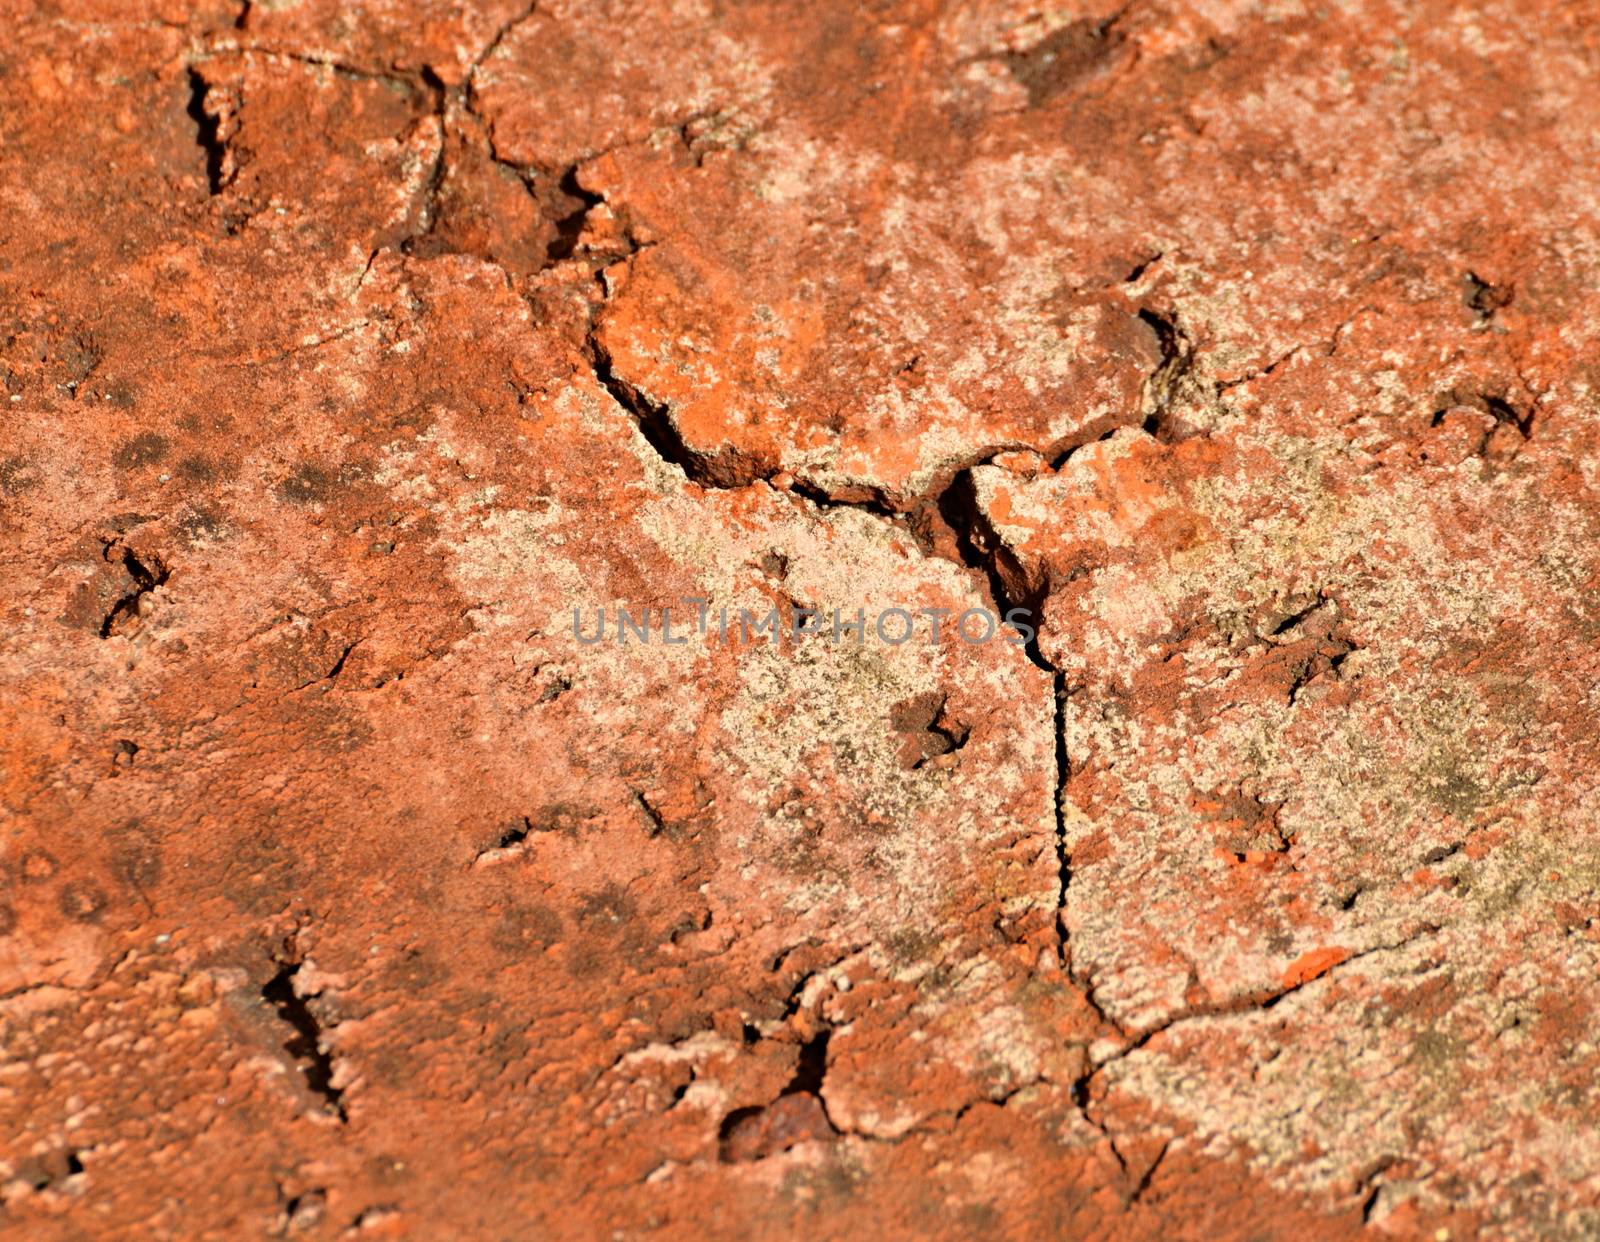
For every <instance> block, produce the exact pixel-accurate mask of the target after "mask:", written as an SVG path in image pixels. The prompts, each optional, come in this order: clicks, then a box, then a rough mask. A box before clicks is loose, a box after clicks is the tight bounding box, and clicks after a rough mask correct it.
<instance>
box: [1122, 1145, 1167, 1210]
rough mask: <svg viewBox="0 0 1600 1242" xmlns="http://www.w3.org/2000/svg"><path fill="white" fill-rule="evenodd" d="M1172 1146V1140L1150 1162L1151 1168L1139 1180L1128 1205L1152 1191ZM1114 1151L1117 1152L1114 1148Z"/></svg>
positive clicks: (1130, 1194)
mask: <svg viewBox="0 0 1600 1242" xmlns="http://www.w3.org/2000/svg"><path fill="white" fill-rule="evenodd" d="M1171 1146H1172V1140H1170V1139H1168V1140H1167V1141H1166V1142H1165V1143H1163V1144H1161V1150H1159V1151H1158V1152H1156V1156H1155V1159H1154V1160H1152V1161H1151V1162H1150V1166H1149V1167H1148V1168H1147V1169H1145V1171H1144V1174H1143V1176H1141V1177H1140V1178H1139V1180H1138V1182H1137V1183H1135V1185H1134V1187H1133V1190H1132V1191H1131V1192H1130V1193H1129V1195H1128V1203H1129V1205H1130V1206H1131V1205H1132V1204H1135V1203H1137V1202H1139V1200H1140V1199H1142V1198H1144V1196H1145V1193H1146V1192H1147V1191H1148V1190H1149V1189H1150V1183H1151V1182H1152V1181H1154V1180H1155V1176H1156V1170H1157V1169H1159V1168H1160V1167H1161V1162H1162V1161H1163V1160H1165V1159H1166V1156H1167V1149H1168V1148H1169V1147H1171ZM1113 1150H1115V1148H1114V1147H1113Z"/></svg>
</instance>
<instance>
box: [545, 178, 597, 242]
mask: <svg viewBox="0 0 1600 1242" xmlns="http://www.w3.org/2000/svg"><path fill="white" fill-rule="evenodd" d="M557 188H558V189H559V190H560V191H561V192H562V193H563V194H565V195H566V196H567V197H568V198H570V199H573V200H575V201H576V202H577V204H578V205H577V206H576V207H574V208H573V209H572V210H571V211H570V212H568V213H567V214H566V215H564V216H562V217H560V218H559V219H557V220H556V221H555V228H556V235H555V237H553V238H552V239H551V241H550V245H549V246H548V247H547V248H546V251H545V261H546V262H547V263H559V262H561V261H562V260H563V259H570V258H572V256H573V255H574V254H576V253H577V250H578V239H579V238H581V237H582V236H583V230H584V229H585V228H586V227H587V226H588V223H589V213H590V212H591V211H593V210H594V209H595V208H596V207H598V206H599V205H600V204H601V203H603V202H604V201H605V199H604V198H603V197H602V196H601V195H599V194H596V193H594V192H593V191H591V190H586V189H584V188H583V186H582V185H580V184H579V183H578V168H577V165H576V164H574V165H573V166H572V167H571V168H569V169H567V170H566V172H564V173H562V174H561V179H560V180H559V181H558V182H557Z"/></svg>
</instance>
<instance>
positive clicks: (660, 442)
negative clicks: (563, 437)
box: [589, 334, 775, 488]
mask: <svg viewBox="0 0 1600 1242" xmlns="http://www.w3.org/2000/svg"><path fill="white" fill-rule="evenodd" d="M589 346H590V365H591V366H593V368H594V375H595V379H597V380H598V381H599V382H600V386H601V387H602V388H604V389H605V390H606V392H608V393H610V394H611V398H612V399H613V400H614V401H615V402H616V403H617V404H618V405H620V406H621V407H622V408H623V409H624V410H626V411H627V412H628V413H629V414H631V415H632V416H633V420H634V422H635V423H637V424H638V427H639V432H640V434H641V435H643V436H644V438H645V441H646V442H647V443H648V444H649V445H650V447H651V448H653V449H654V450H655V451H656V454H657V455H658V456H659V457H660V458H661V460H662V461H664V462H666V463H667V464H668V465H673V466H676V467H678V469H679V470H682V471H683V473H684V474H685V475H686V476H687V477H688V479H689V481H690V482H692V483H698V484H700V486H702V487H712V488H738V487H748V486H749V485H750V484H752V483H754V482H755V481H756V480H758V479H764V478H769V477H770V476H771V475H772V474H773V473H775V471H774V470H772V469H769V468H765V467H762V466H760V465H758V464H757V463H756V462H754V461H753V460H752V459H751V458H750V456H749V455H748V454H746V453H742V452H740V451H739V450H737V449H729V450H727V451H726V452H723V453H718V454H706V453H698V452H696V451H695V450H694V449H692V448H690V447H689V445H688V444H687V443H685V441H684V439H683V436H682V435H681V434H680V433H679V431H678V428H677V425H676V424H675V423H674V422H673V421H672V415H671V413H670V412H669V411H668V409H667V407H666V406H665V405H661V404H658V403H657V402H654V401H652V400H650V398H648V397H647V396H645V395H644V393H642V392H640V391H639V390H638V389H637V388H635V387H634V386H633V385H632V384H630V383H628V381H627V380H625V379H622V378H621V377H620V376H618V375H617V373H616V371H615V370H614V369H613V367H612V364H611V356H610V354H608V353H607V352H606V350H605V347H604V346H603V345H601V344H600V342H599V341H598V340H596V339H595V338H594V336H593V335H592V334H591V336H590V338H589Z"/></svg>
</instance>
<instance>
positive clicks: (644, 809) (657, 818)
mask: <svg viewBox="0 0 1600 1242" xmlns="http://www.w3.org/2000/svg"><path fill="white" fill-rule="evenodd" d="M633 800H634V802H635V803H636V804H637V805H638V807H639V810H640V812H641V813H642V814H643V815H644V818H645V822H646V823H647V824H649V825H650V835H651V836H652V837H659V836H663V835H666V836H671V835H672V834H671V833H670V832H669V831H668V830H667V821H666V820H665V819H663V818H662V817H661V812H660V811H659V810H657V809H656V808H655V806H654V805H652V804H651V802H650V800H649V799H648V798H646V797H645V796H644V795H643V794H642V793H640V792H639V791H638V790H634V793H633Z"/></svg>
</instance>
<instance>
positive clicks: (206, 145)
mask: <svg viewBox="0 0 1600 1242" xmlns="http://www.w3.org/2000/svg"><path fill="white" fill-rule="evenodd" d="M240 20H243V18H242V16H241V19H240ZM209 90H210V87H208V86H207V85H206V80H205V78H204V77H202V76H201V74H200V71H199V70H198V69H195V68H193V67H192V66H191V67H190V69H189V108H188V112H189V117H190V119H192V120H193V121H194V123H195V128H196V131H197V136H196V141H197V142H198V143H199V146H200V149H201V150H202V151H204V152H205V155H206V187H207V188H208V189H209V190H210V192H211V193H212V194H220V193H222V190H223V188H224V186H225V185H226V178H225V176H224V172H223V169H224V165H225V161H226V159H227V155H228V148H227V144H226V143H224V142H223V141H222V122H221V120H220V119H219V118H218V117H215V116H213V115H212V114H211V113H209V112H207V111H206V94H207V93H208V92H209Z"/></svg>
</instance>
